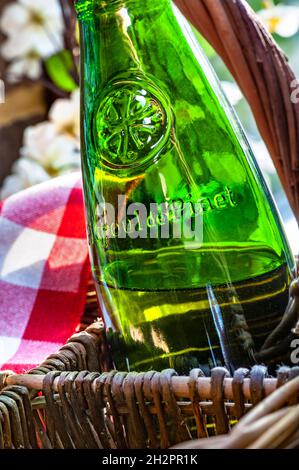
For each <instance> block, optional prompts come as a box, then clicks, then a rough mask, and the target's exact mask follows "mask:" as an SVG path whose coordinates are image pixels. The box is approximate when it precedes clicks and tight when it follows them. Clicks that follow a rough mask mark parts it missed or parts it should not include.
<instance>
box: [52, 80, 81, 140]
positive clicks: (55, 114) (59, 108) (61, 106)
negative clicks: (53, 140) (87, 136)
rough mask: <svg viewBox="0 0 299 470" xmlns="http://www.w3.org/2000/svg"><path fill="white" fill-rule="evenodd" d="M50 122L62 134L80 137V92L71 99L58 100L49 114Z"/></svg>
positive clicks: (76, 91)
mask: <svg viewBox="0 0 299 470" xmlns="http://www.w3.org/2000/svg"><path fill="white" fill-rule="evenodd" d="M49 118H50V120H51V121H52V122H53V123H54V124H55V126H56V128H57V129H58V130H59V131H60V132H65V133H68V134H71V135H73V136H75V137H77V138H79V135H80V91H79V89H77V90H75V91H74V92H73V93H72V95H71V98H70V99H58V100H56V101H55V102H54V103H53V105H52V107H51V109H50V112H49Z"/></svg>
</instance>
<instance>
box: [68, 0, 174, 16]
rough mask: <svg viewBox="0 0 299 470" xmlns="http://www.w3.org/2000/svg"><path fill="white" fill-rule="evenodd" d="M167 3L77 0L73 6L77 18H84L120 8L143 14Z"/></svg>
mask: <svg viewBox="0 0 299 470" xmlns="http://www.w3.org/2000/svg"><path fill="white" fill-rule="evenodd" d="M169 4H170V0H143V1H140V0H77V1H76V3H75V7H76V11H77V15H78V18H79V20H84V19H88V18H90V17H91V16H94V15H100V14H107V13H115V12H117V11H119V10H120V9H122V8H130V10H131V11H134V13H135V14H137V13H143V14H145V13H149V12H150V11H152V10H156V9H162V8H165V6H167V5H169Z"/></svg>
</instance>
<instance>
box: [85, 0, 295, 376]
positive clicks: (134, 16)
mask: <svg viewBox="0 0 299 470" xmlns="http://www.w3.org/2000/svg"><path fill="white" fill-rule="evenodd" d="M84 3H85V4H86V3H87V2H82V1H81V2H79V3H78V6H77V8H78V11H79V15H80V18H81V53H82V59H81V60H82V99H83V106H82V124H83V125H82V165H83V179H84V192H85V201H86V208H87V220H88V234H89V242H90V250H91V258H92V260H93V269H94V276H95V280H96V283H97V289H98V294H99V300H100V303H101V307H102V311H103V312H104V317H105V321H106V325H107V328H108V330H109V332H108V336H109V338H110V342H111V348H112V354H113V359H114V362H115V365H116V367H117V368H118V369H121V370H124V369H128V370H149V369H162V368H167V367H174V368H176V369H177V370H178V371H179V372H187V371H188V370H190V369H192V368H193V367H197V366H199V365H200V366H201V367H203V368H206V369H207V370H208V369H209V368H211V367H213V366H215V365H220V364H222V365H225V366H226V367H228V368H230V369H234V368H236V367H240V366H249V365H251V364H253V363H254V362H255V361H259V362H264V361H268V360H269V361H270V362H271V361H280V360H282V358H283V357H285V355H286V354H287V351H286V350H284V351H281V350H279V351H277V354H276V353H275V354H274V356H273V355H272V357H270V358H268V357H267V353H266V355H264V356H263V347H264V344H265V341H266V340H267V337H268V336H269V335H270V334H271V333H272V332H273V331H274V330H275V328H276V327H277V325H278V324H279V322H280V321H281V318H282V315H283V312H284V309H285V307H286V304H287V301H288V287H289V283H290V279H291V277H292V274H293V273H294V260H293V258H292V255H291V253H290V250H289V247H288V244H287V241H286V239H285V236H284V233H283V229H282V227H281V222H280V219H279V216H278V214H277V210H276V208H275V206H274V204H273V201H272V199H271V195H270V194H269V191H268V189H267V187H266V185H265V183H264V180H263V178H262V176H261V175H260V173H259V170H258V168H257V166H256V164H255V161H254V158H253V156H252V154H251V151H250V149H249V146H248V143H247V142H246V139H245V137H244V135H243V133H242V130H241V128H240V126H239V125H238V123H237V121H236V119H235V117H234V115H233V113H232V111H231V109H230V107H229V105H228V104H227V102H226V100H225V98H224V97H223V95H222V94H221V91H220V88H219V85H218V83H217V80H216V79H215V77H214V75H213V73H212V72H211V70H210V68H209V66H208V65H207V63H206V61H205V58H204V56H203V55H202V53H201V51H200V49H199V48H198V46H197V45H196V43H195V42H194V40H193V38H192V36H191V35H190V34H189V32H188V31H187V30H186V29H184V28H185V26H182V25H181V24H179V22H180V21H181V19H178V18H180V17H178V16H177V15H176V14H175V13H174V11H173V9H172V7H171V5H170V3H169V2H168V1H166V0H165V1H159V2H158V1H155V0H153V1H152V2H145V5H144V6H143V7H141V6H140V5H138V2H136V1H135V0H131V1H130V0H128V1H120V0H116V1H115V2H113V1H111V7H109V2H108V6H107V7H106V8H104V9H103V7H101V6H98V4H100V3H101V2H97V1H95V2H93V5H94V7H93V9H91V8H90V7H89V9H88V10H86V11H85V10H84V8H83V7H82V5H83V6H84ZM89 3H90V2H89ZM139 3H140V2H139ZM112 4H113V5H112ZM91 10H92V11H91ZM264 349H265V348H264ZM264 352H265V351H264Z"/></svg>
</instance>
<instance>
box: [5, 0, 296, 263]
mask: <svg viewBox="0 0 299 470" xmlns="http://www.w3.org/2000/svg"><path fill="white" fill-rule="evenodd" d="M249 3H250V5H251V6H252V8H253V9H254V10H255V11H256V12H257V13H258V15H259V16H260V17H261V19H262V20H263V21H264V23H265V25H266V27H267V28H268V30H269V31H270V33H271V34H273V36H274V38H275V40H276V41H277V42H278V44H279V45H280V47H281V48H282V49H283V50H284V52H285V53H286V55H287V56H288V57H289V60H290V63H291V65H292V67H293V69H294V71H295V73H296V76H297V77H299V53H298V49H299V0H282V1H279V0H277V1H274V0H249ZM195 34H196V36H197V38H198V40H199V42H200V43H201V45H202V47H203V49H204V51H205V52H206V54H207V55H208V57H209V59H210V61H211V63H212V65H213V66H214V68H215V70H216V72H217V75H218V77H219V78H220V80H221V82H222V85H223V88H224V90H225V92H226V94H227V96H228V98H229V100H230V101H231V103H232V105H233V106H234V107H235V109H236V111H237V114H238V116H239V118H240V120H241V122H242V125H243V127H244V128H245V131H246V134H247V136H248V138H249V140H250V142H251V145H252V147H253V149H254V152H255V155H256V158H257V160H258V163H259V165H260V166H261V168H262V171H263V174H264V176H265V178H266V180H267V182H268V185H269V186H270V189H271V191H272V193H273V195H274V198H275V200H276V203H277V205H278V207H279V210H280V213H281V215H282V218H283V221H284V224H285V228H286V232H287V235H288V238H289V240H290V244H291V246H292V249H293V251H294V252H295V253H296V254H298V252H299V231H298V227H297V223H296V220H295V218H294V216H293V214H292V211H291V209H290V207H289V204H288V202H287V199H286V197H285V194H284V191H283V189H282V187H281V184H280V182H279V179H278V177H277V175H276V172H275V169H274V166H273V164H272V161H271V158H270V156H269V154H268V151H267V149H266V147H265V145H264V143H263V141H262V139H261V137H260V134H259V132H258V130H257V127H256V125H255V121H254V118H253V116H252V113H251V111H250V108H249V106H248V104H247V102H246V100H245V99H244V98H243V96H242V93H241V92H240V90H239V88H238V87H237V85H236V83H235V82H234V80H233V78H232V77H231V75H230V73H229V72H228V70H227V69H226V67H225V65H224V64H223V62H222V61H221V59H220V58H219V57H218V56H217V55H216V54H215V52H214V50H213V49H212V48H211V47H210V46H209V44H208V43H207V42H206V41H205V40H204V39H203V38H202V37H201V36H200V35H199V34H198V33H197V32H195ZM78 60H79V50H78V30H77V26H76V23H75V18H74V14H73V10H72V0H0V200H1V199H3V198H5V197H7V196H9V195H12V194H14V193H16V192H18V191H20V190H22V189H25V188H27V187H30V186H33V185H35V184H38V183H41V182H43V181H46V180H48V179H50V178H53V177H56V176H58V175H62V174H64V173H68V172H71V171H76V170H78V169H79V168H80V141H79V108H80V102H79V91H78V80H79V79H78Z"/></svg>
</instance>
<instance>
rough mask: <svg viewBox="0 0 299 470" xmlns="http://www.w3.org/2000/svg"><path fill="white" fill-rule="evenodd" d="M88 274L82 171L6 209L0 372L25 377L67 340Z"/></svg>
mask: <svg viewBox="0 0 299 470" xmlns="http://www.w3.org/2000/svg"><path fill="white" fill-rule="evenodd" d="M89 277H90V264H89V258H88V245H87V241H86V232H85V221H84V209H83V198H82V187H81V177H80V174H79V173H75V174H71V175H67V176H64V177H61V178H57V179H55V180H51V181H49V182H47V183H44V184H41V185H39V186H36V187H33V188H30V189H28V190H26V191H23V192H21V193H19V194H17V195H15V196H13V197H11V198H9V199H7V200H6V201H4V202H2V203H1V204H0V369H2V370H3V369H10V370H14V371H16V372H19V373H21V372H24V371H26V370H29V369H30V368H32V367H34V366H36V365H37V364H40V363H41V362H42V361H43V360H44V359H45V357H46V356H48V355H49V354H51V353H53V352H56V351H57V349H58V348H59V347H60V346H61V345H62V344H63V343H65V341H66V340H67V338H68V337H69V336H71V335H72V333H73V332H74V331H75V329H76V326H77V325H78V323H79V322H80V318H81V316H82V313H83V310H84V305H85V299H86V289H87V284H88V280H89Z"/></svg>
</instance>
